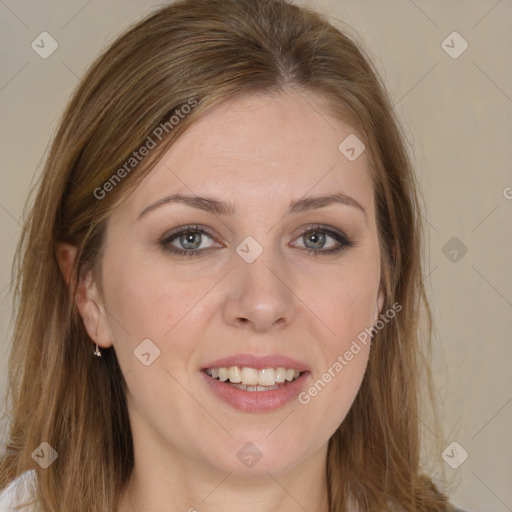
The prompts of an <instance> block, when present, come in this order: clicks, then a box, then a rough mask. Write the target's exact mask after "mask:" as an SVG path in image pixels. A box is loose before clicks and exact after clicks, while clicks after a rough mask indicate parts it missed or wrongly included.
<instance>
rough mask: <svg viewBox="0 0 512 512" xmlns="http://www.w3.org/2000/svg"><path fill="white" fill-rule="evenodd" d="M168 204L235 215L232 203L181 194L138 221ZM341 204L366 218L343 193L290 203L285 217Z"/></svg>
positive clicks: (163, 201)
mask: <svg viewBox="0 0 512 512" xmlns="http://www.w3.org/2000/svg"><path fill="white" fill-rule="evenodd" d="M169 203H182V204H185V205H187V206H189V207H191V208H196V209H198V210H203V211H205V212H207V213H212V214H214V215H227V216H229V215H233V214H234V213H235V205H234V204H233V203H229V202H224V201H219V200H217V199H214V198H212V197H200V196H187V195H183V194H171V195H169V196H167V197H163V198H162V199H159V200H158V201H156V202H155V203H153V204H151V205H149V206H148V207H147V208H145V209H144V210H143V211H142V212H141V213H140V215H139V217H138V219H140V218H141V217H143V216H145V215H147V214H148V213H149V212H151V211H153V210H155V209H156V208H159V207H160V206H163V205H165V204H169ZM336 203H338V204H343V205H346V206H353V207H355V208H357V209H359V210H361V211H362V212H363V214H364V216H365V218H366V210H365V209H364V208H363V206H362V205H361V204H360V203H359V202H358V201H356V200H355V199H354V198H353V197H350V196H348V195H346V194H344V193H343V192H338V193H336V194H331V195H327V196H312V197H303V198H301V199H297V200H296V201H292V202H291V203H290V205H289V207H288V211H287V212H286V215H288V214H291V213H301V212H305V211H310V210H316V209H318V208H323V207H325V206H329V205H331V204H336Z"/></svg>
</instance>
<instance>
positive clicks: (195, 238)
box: [180, 231, 201, 249]
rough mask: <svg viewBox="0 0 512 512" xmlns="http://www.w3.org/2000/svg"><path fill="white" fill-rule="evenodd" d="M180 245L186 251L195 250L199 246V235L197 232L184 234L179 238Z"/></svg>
mask: <svg viewBox="0 0 512 512" xmlns="http://www.w3.org/2000/svg"><path fill="white" fill-rule="evenodd" d="M194 242H195V243H194ZM180 243H181V244H182V245H183V247H185V248H186V249H197V247H198V246H199V245H201V234H200V233H198V232H197V231H191V232H189V233H186V234H185V235H182V236H181V237H180ZM190 245H192V247H190Z"/></svg>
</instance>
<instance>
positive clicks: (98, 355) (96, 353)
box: [94, 343, 101, 357]
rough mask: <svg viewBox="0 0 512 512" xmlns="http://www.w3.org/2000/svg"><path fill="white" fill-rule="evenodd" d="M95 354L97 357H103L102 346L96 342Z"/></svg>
mask: <svg viewBox="0 0 512 512" xmlns="http://www.w3.org/2000/svg"><path fill="white" fill-rule="evenodd" d="M94 355H95V356H97V357H101V352H100V347H99V346H98V344H97V343H96V349H95V350H94Z"/></svg>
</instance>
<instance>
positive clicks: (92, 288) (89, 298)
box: [55, 242, 112, 348]
mask: <svg viewBox="0 0 512 512" xmlns="http://www.w3.org/2000/svg"><path fill="white" fill-rule="evenodd" d="M55 252H56V256H57V261H58V264H59V268H60V271H61V272H62V276H63V277H64V280H65V282H66V284H67V285H68V287H69V285H70V281H71V279H72V278H73V282H75V281H76V276H72V272H73V265H74V263H75V258H76V247H74V246H73V245H70V244H67V243H64V242H59V243H57V244H56V246H55ZM75 303H76V305H77V308H78V311H79V313H80V316H81V317H82V320H83V322H84V326H85V329H86V330H87V333H88V334H89V337H90V338H91V340H93V341H94V342H95V343H98V345H100V346H101V347H103V348H108V347H110V346H111V345H112V335H111V332H110V327H109V322H108V315H107V311H106V309H105V306H104V304H103V299H102V298H101V294H100V292H99V290H98V286H97V284H96V283H95V282H94V279H93V276H92V273H91V272H88V273H87V274H86V275H84V276H80V277H79V280H78V285H77V288H76V295H75Z"/></svg>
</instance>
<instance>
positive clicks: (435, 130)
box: [0, 0, 512, 512]
mask: <svg viewBox="0 0 512 512" xmlns="http://www.w3.org/2000/svg"><path fill="white" fill-rule="evenodd" d="M298 3H305V2H298ZM312 4H313V5H314V6H316V7H317V8H320V9H321V10H323V11H324V12H326V13H327V14H329V15H330V16H331V17H332V18H333V20H334V21H335V19H338V20H343V21H344V22H346V23H348V24H349V25H351V26H352V27H354V28H355V30H356V31H357V32H358V33H359V34H360V38H361V39H362V40H363V41H364V45H365V48H366V49H367V51H368V52H369V53H370V55H371V56H372V57H373V58H374V60H375V61H376V64H377V66H378V68H379V69H380V70H381V72H382V73H383V74H384V78H385V81H386V83H387V84H388V87H389V88H390V90H391V92H392V96H393V98H394V103H395V104H396V106H395V108H396V110H397V112H398V113H399V115H400V116H401V118H402V119H403V123H404V127H405V130H406V133H407V135H408V137H409V141H410V143H411V145H412V148H413V152H414V156H415V161H416V164H417V169H418V173H419V175H420V179H421V182H422V184H423V191H424V197H425V203H426V218H427V220H428V235H429V239H430V257H429V262H428V264H427V265H426V268H425V280H426V281H425V282H426V283H427V285H428V288H429V293H430V295H431V298H432V304H433V308H434V314H435V322H436V329H437V331H436V336H435V361H434V372H435V378H436V386H437V389H438V392H439V395H440V397H441V398H442V400H443V402H444V416H443V423H444V427H445V431H446V439H447V440H448V442H447V443H446V445H447V444H448V443H450V442H452V441H457V442H458V443H459V444H460V445H461V446H462V447H463V448H464V449H465V450H466V451H467V452H468V454H469V457H468V458H467V460H466V461H465V462H464V463H463V464H462V465H460V467H458V468H457V469H452V468H450V467H449V466H448V465H447V464H445V463H444V462H443V461H442V460H441V459H440V457H441V453H438V454H436V453H434V454H431V455H433V456H434V457H436V458H438V460H440V462H441V465H444V466H445V469H446V474H447V476H448V477H450V478H451V480H452V488H451V489H452V491H451V492H452V494H453V502H454V503H456V504H458V505H459V506H461V507H463V508H465V509H467V510H468V511H479V512H491V511H492V512H506V511H512V485H510V484H511V480H512V443H511V441H510V433H511V432H512V428H511V426H512V378H511V370H512V343H511V332H512V273H511V272H510V267H509V265H510V259H511V256H512V242H511V236H512V229H511V226H512V151H511V143H512V130H511V119H512V57H511V55H512V51H511V50H512V31H511V30H510V25H511V21H512V2H511V1H510V0H501V1H496V0H472V1H460V0H459V1H455V0H452V1H447V0H444V1H441V0H428V1H427V0H415V1H414V2H413V1H412V0H392V1H386V2H384V1H378V0H344V1H340V0H322V1H315V2H312ZM155 6H156V3H154V2H152V1H150V0H145V1H143V0H129V1H122V2H121V1H119V0H115V1H109V2H106V1H99V0H93V1H89V2H87V1H86V0H73V1H70V0H66V1H64V0H46V1H45V2H38V1H36V0H18V1H15V0H0V34H1V36H0V43H1V44H0V58H1V63H2V65H1V68H0V107H1V113H2V117H1V119H2V122H1V130H2V132H1V142H0V144H1V155H2V167H1V178H2V179H1V192H0V264H1V268H0V301H1V310H0V329H1V332H2V337H1V342H0V372H1V377H2V379H1V381H2V382H1V383H2V385H3V386H5V372H6V359H7V356H8V352H9V344H10V333H11V332H12V318H11V316H12V309H11V305H10V296H9V294H8V285H9V283H10V264H11V259H12V255H13V251H14V246H15V241H16V239H17V237H18V236H19V233H20V229H21V219H22V208H23V203H24V201H25V198H26V196H27V193H28V190H29V187H30V184H31V182H32V180H33V178H34V176H36V175H37V173H38V172H39V170H40V167H41V162H42V159H43V155H44V152H45V149H46V147H47V144H48V141H49V139H50V136H51V135H52V134H53V132H54V131H55V128H56V123H57V120H58V118H59V116H60V114H61V112H62V109H63V107H64V103H65V101H66V100H67V98H68V97H69V95H70V93H71V91H72V90H73V88H74V87H75V86H76V84H77V81H78V79H79V77H80V76H81V75H82V74H83V72H84V70H85V69H86V67H87V66H88V64H89V63H90V62H91V61H92V59H93V58H94V57H95V56H96V55H97V54H98V53H99V52H100V51H101V49H102V48H104V46H105V44H106V43H107V41H109V40H111V39H112V38H113V37H114V36H115V35H116V34H118V33H119V32H120V31H121V30H122V29H124V28H125V27H126V26H127V25H128V24H130V23H131V22H133V21H135V20H137V19H139V18H140V17H141V16H143V15H145V14H147V13H148V12H150V11H151V10H152V9H153V8H154V7H155ZM43 31H47V32H49V33H50V34H51V35H52V36H53V38H55V40H56V41H57V42H58V45H59V47H58V49H57V50H56V51H55V53H53V54H52V55H51V56H50V57H49V58H48V59H42V58H41V57H40V56H39V55H37V54H36V53H35V52H34V51H33V50H32V48H31V42H32V41H33V40H34V39H35V38H36V37H37V36H38V35H39V34H40V33H41V32H43ZM453 31H457V32H458V33H459V34H460V35H461V36H462V37H463V38H464V39H465V40H466V41H467V42H468V44H469V47H468V49H467V50H466V51H465V52H464V53H462V55H460V56H459V57H458V58H456V59H454V58H452V57H450V56H449V55H448V54H447V53H446V52H445V51H444V50H443V48H442V46H441V43H442V41H443V40H445V39H446V37H447V36H448V35H449V34H451V33H452V32H453ZM448 44H449V45H451V46H454V48H453V49H452V51H455V50H457V49H459V48H461V46H460V42H457V40H454V42H453V43H452V42H451V39H450V38H449V39H448ZM452 237H457V238H458V239H459V240H460V241H461V242H462V243H463V244H464V245H465V246H466V247H467V253H466V254H465V255H464V256H462V257H460V254H461V253H460V251H459V250H458V249H457V248H455V250H457V251H458V252H457V258H459V259H458V261H456V262H452V261H450V259H449V258H448V256H450V257H454V256H455V253H452V254H451V255H450V253H449V251H452V250H453V247H451V246H448V248H447V249H445V251H444V252H445V253H447V254H448V256H446V255H445V253H444V252H443V247H444V246H445V244H446V243H447V242H448V241H449V240H450V239H451V238H452ZM425 423H426V424H427V427H428V421H427V420H425ZM456 450H458V448H456ZM449 453H450V454H451V452H450V451H449Z"/></svg>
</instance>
